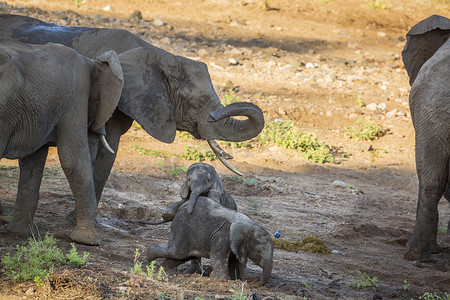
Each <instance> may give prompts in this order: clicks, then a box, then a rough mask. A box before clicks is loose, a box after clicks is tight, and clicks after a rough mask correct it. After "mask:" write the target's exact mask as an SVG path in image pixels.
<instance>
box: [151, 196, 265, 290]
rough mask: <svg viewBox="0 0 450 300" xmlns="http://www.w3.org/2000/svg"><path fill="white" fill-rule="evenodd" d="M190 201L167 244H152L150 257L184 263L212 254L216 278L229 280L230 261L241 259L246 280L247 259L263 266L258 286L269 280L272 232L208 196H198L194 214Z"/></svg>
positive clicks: (185, 204)
mask: <svg viewBox="0 0 450 300" xmlns="http://www.w3.org/2000/svg"><path fill="white" fill-rule="evenodd" d="M188 208H189V202H185V203H184V204H183V205H181V206H180V208H179V209H178V212H177V214H176V216H175V218H174V219H173V222H172V225H171V227H170V236H169V241H168V246H167V247H162V246H159V245H155V244H152V245H150V247H149V248H148V251H147V260H148V261H153V260H155V259H157V258H160V257H164V258H170V259H175V260H178V261H179V262H180V263H181V262H184V261H186V260H188V259H191V258H193V257H209V258H210V260H211V266H212V269H213V271H212V273H211V276H212V277H217V278H222V279H228V278H229V273H228V272H229V269H228V261H229V259H230V256H233V255H234V256H235V257H236V259H237V261H238V270H239V274H238V278H241V279H244V267H245V265H246V263H247V258H250V259H251V260H252V261H253V262H254V263H255V264H257V265H258V266H260V267H261V268H263V274H262V277H261V280H260V281H259V282H258V283H257V284H258V285H264V284H265V283H266V282H267V280H268V279H269V276H270V273H271V272H272V266H273V242H272V239H271V237H270V235H269V233H268V232H267V231H266V230H265V229H264V228H263V227H262V226H260V225H258V224H257V223H255V222H254V221H252V220H250V218H248V217H247V216H246V215H244V214H242V213H239V212H237V211H234V210H231V209H228V208H225V207H223V206H221V205H220V204H218V203H217V202H216V201H214V200H212V199H209V198H207V197H203V196H200V197H198V198H197V204H196V205H195V209H194V210H193V212H192V213H191V214H189V213H188Z"/></svg>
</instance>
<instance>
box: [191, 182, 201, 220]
mask: <svg viewBox="0 0 450 300" xmlns="http://www.w3.org/2000/svg"><path fill="white" fill-rule="evenodd" d="M202 192H203V190H202V189H200V188H199V187H197V186H196V187H194V189H193V190H192V191H191V194H190V196H189V205H188V213H189V214H191V213H192V212H193V211H194V206H195V201H197V198H198V196H200V195H201V193H202Z"/></svg>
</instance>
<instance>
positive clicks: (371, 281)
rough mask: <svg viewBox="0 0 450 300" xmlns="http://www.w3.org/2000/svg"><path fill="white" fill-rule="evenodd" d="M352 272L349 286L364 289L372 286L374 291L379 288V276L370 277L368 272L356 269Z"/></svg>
mask: <svg viewBox="0 0 450 300" xmlns="http://www.w3.org/2000/svg"><path fill="white" fill-rule="evenodd" d="M351 273H352V279H351V281H350V282H349V283H348V286H350V287H352V288H355V289H363V288H366V287H372V289H373V290H374V291H375V290H376V289H377V287H378V278H377V277H376V276H373V277H370V276H369V275H367V274H366V273H362V272H361V271H360V270H355V271H353V272H351ZM355 277H356V278H355Z"/></svg>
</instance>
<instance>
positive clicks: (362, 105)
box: [355, 94, 365, 107]
mask: <svg viewBox="0 0 450 300" xmlns="http://www.w3.org/2000/svg"><path fill="white" fill-rule="evenodd" d="M355 103H356V105H358V106H359V107H364V106H365V104H364V102H363V101H362V97H361V95H360V94H358V95H357V96H356V98H355Z"/></svg>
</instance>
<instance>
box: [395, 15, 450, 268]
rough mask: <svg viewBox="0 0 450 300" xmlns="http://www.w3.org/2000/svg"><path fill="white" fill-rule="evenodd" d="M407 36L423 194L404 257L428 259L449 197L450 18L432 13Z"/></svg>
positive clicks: (406, 60)
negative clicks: (441, 207) (443, 201)
mask: <svg viewBox="0 0 450 300" xmlns="http://www.w3.org/2000/svg"><path fill="white" fill-rule="evenodd" d="M406 37H407V42H406V45H405V48H404V49H403V52H402V56H403V62H404V64H405V68H406V70H407V72H408V75H409V78H410V85H411V91H410V95H409V105H410V109H411V117H412V121H413V125H414V129H415V131H416V169H417V175H418V178H419V197H418V203H417V215H416V223H415V227H414V232H413V235H412V237H411V239H410V240H409V242H408V245H407V250H406V253H405V258H406V259H409V260H420V261H429V260H430V259H431V253H437V252H439V251H440V250H441V248H440V247H439V246H438V244H437V241H436V236H437V230H438V219H439V214H438V202H439V200H440V199H441V197H442V195H444V196H445V197H446V198H447V200H449V201H450V197H449V196H450V188H449V183H450V177H449V166H450V40H449V37H450V20H449V19H447V18H445V17H442V16H438V15H433V16H431V17H429V18H427V19H425V20H422V21H421V22H419V23H417V24H416V25H414V26H413V27H412V28H411V30H410V31H409V32H408V34H407V36H406ZM447 234H450V223H449V228H448V230H447Z"/></svg>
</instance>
